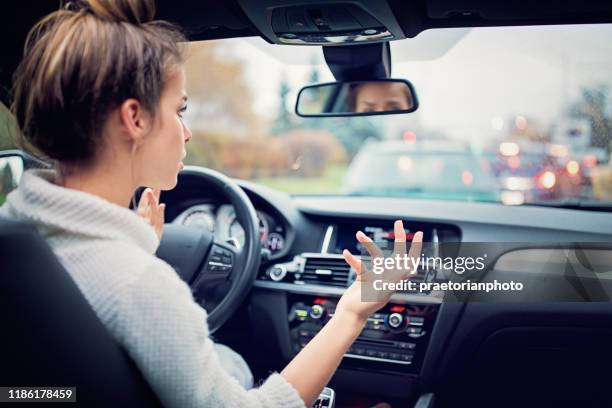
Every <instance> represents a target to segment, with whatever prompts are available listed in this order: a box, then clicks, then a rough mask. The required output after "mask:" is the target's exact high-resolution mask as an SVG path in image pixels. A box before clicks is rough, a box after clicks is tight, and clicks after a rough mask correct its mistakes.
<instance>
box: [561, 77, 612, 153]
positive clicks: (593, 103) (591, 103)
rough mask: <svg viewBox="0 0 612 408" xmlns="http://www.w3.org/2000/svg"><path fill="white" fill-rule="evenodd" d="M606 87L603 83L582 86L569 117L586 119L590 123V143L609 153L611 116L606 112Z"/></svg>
mask: <svg viewBox="0 0 612 408" xmlns="http://www.w3.org/2000/svg"><path fill="white" fill-rule="evenodd" d="M608 97H609V92H608V87H607V86H605V85H602V86H599V87H592V88H583V89H582V95H581V98H580V100H579V101H578V102H576V103H574V104H573V105H572V106H571V107H570V109H569V114H570V116H571V117H574V118H579V119H586V120H588V121H589V123H590V124H591V132H592V135H591V145H592V146H594V147H601V148H604V149H606V151H607V153H608V154H610V150H611V149H612V146H610V144H611V143H610V142H611V138H612V116H611V115H610V114H609V113H608V112H609V109H608V106H607V105H608Z"/></svg>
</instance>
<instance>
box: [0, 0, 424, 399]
mask: <svg viewBox="0 0 612 408" xmlns="http://www.w3.org/2000/svg"><path fill="white" fill-rule="evenodd" d="M153 14H154V3H153V1H151V0H149V1H143V0H88V1H74V2H70V3H69V4H67V5H66V6H65V7H64V8H62V9H61V10H58V11H56V12H53V13H51V14H50V15H48V16H47V17H45V18H44V19H43V20H41V21H40V22H39V23H38V24H37V25H36V26H35V27H34V28H33V29H32V31H31V32H30V35H29V37H28V40H27V42H26V46H25V51H24V57H23V60H22V62H21V64H20V66H19V67H18V69H17V71H16V74H15V79H14V101H13V112H14V114H15V117H16V118H17V121H18V124H19V127H20V133H21V136H20V137H21V138H22V140H21V142H22V145H23V146H26V147H27V148H28V149H30V150H31V151H33V152H35V153H36V154H38V155H40V156H43V157H45V158H47V160H50V161H53V162H54V163H56V168H55V170H53V171H49V170H47V171H41V170H39V171H28V172H26V173H25V174H24V175H23V177H22V181H21V184H20V186H19V188H18V189H16V190H15V191H14V192H13V193H11V194H10V196H9V198H8V200H7V202H6V204H5V205H4V206H3V207H2V208H1V209H0V213H1V214H2V215H3V216H6V217H9V218H14V219H19V220H22V221H26V222H30V223H32V224H34V225H35V226H36V227H37V228H38V230H39V231H40V232H41V234H43V235H44V236H45V237H46V239H47V241H48V242H49V243H50V245H51V247H52V248H53V250H54V252H55V254H56V255H57V256H58V258H59V259H60V261H61V262H62V264H63V265H64V266H65V268H66V270H67V271H68V272H69V273H70V275H71V276H72V278H73V279H74V281H75V282H76V283H77V285H78V287H79V289H80V290H81V291H82V292H83V294H84V295H85V297H86V298H87V300H88V302H89V303H90V304H91V306H92V307H93V309H94V310H95V312H96V314H97V315H98V316H99V318H100V319H101V321H102V322H103V323H104V325H105V326H106V328H107V329H108V330H109V332H110V333H111V334H112V335H113V336H114V337H115V338H116V340H117V341H118V342H119V343H120V344H121V345H122V347H123V348H124V349H125V350H126V351H127V352H128V354H129V355H130V357H131V358H132V359H133V360H134V361H135V363H136V364H137V366H138V367H139V369H140V371H141V372H142V373H143V374H144V376H145V378H146V380H147V381H148V382H149V384H150V385H151V386H152V388H153V389H154V391H155V392H156V393H157V395H158V397H159V399H160V401H161V402H162V403H163V404H164V405H165V406H169V407H182V408H183V407H205V406H206V407H208V406H231V407H267V408H269V407H303V406H304V405H306V406H309V405H311V404H312V403H313V401H314V400H315V399H316V398H317V396H318V395H319V393H320V391H321V389H322V388H323V387H324V386H325V384H326V383H327V382H328V381H329V379H330V378H331V376H332V374H333V373H334V371H335V369H336V368H337V366H338V364H339V363H340V361H341V359H342V357H343V354H344V353H345V352H346V351H347V349H348V348H349V346H350V345H351V343H352V342H353V341H354V340H355V338H356V337H357V336H358V335H359V333H360V332H361V330H362V329H363V327H364V325H365V322H366V319H367V317H368V316H369V315H370V314H371V313H373V312H375V311H376V310H378V309H379V308H381V307H382V306H384V305H385V304H386V302H387V301H388V299H389V296H390V294H386V295H385V296H384V298H383V299H381V300H380V301H377V302H362V301H361V285H362V283H363V282H362V279H363V276H364V274H362V273H361V263H360V261H359V260H358V259H357V258H356V257H354V256H353V255H352V254H350V253H349V252H348V251H345V253H344V256H345V258H346V261H347V262H348V263H349V264H350V265H351V266H352V267H353V268H354V269H355V270H356V271H357V272H358V279H357V281H356V282H355V283H354V284H352V285H351V286H350V287H349V288H348V289H347V290H346V292H345V293H344V295H343V296H342V298H341V299H340V301H339V303H338V306H337V309H336V313H335V314H334V316H333V318H332V319H331V320H330V321H329V322H328V323H327V324H326V325H325V327H324V328H323V329H322V330H321V331H320V333H319V334H318V335H317V336H316V337H315V338H313V339H312V341H311V342H310V343H309V344H308V345H307V346H306V347H305V348H304V349H303V350H302V351H301V352H300V353H299V354H298V355H297V356H296V357H295V358H294V359H293V360H292V361H291V362H290V363H289V364H288V365H287V367H285V369H284V370H282V372H281V373H280V374H279V373H274V374H272V375H270V377H269V378H268V379H267V380H266V381H265V382H263V384H261V385H260V386H259V387H257V388H254V389H251V390H246V389H245V388H244V387H243V386H242V385H241V384H240V383H239V381H237V380H236V379H235V378H234V377H232V376H230V375H229V374H228V372H227V371H226V370H225V369H224V368H223V367H222V365H221V362H220V358H219V354H218V353H217V350H216V348H215V347H214V343H213V341H212V340H211V339H210V338H209V337H208V332H207V326H206V311H205V310H203V309H202V308H201V307H200V306H199V305H198V304H197V303H195V302H194V301H193V299H192V295H191V292H190V290H189V287H188V286H187V284H185V283H184V282H183V281H182V280H181V279H180V278H179V277H178V275H177V274H176V273H175V272H174V270H173V269H172V268H171V267H170V266H169V265H168V264H166V263H165V262H163V261H162V260H160V259H158V258H156V257H155V255H154V254H155V250H156V248H157V246H158V245H159V238H160V236H161V233H162V227H163V222H164V217H163V213H164V205H163V204H161V205H160V204H158V197H159V193H158V192H159V191H160V190H168V189H172V188H173V187H174V186H175V185H176V183H177V175H178V173H179V171H180V170H181V168H182V160H183V159H184V157H185V154H186V153H185V143H187V142H188V141H189V139H190V138H191V133H190V131H189V129H188V128H187V127H186V126H185V124H184V123H183V121H182V118H181V113H182V112H183V111H184V110H185V108H186V101H187V95H186V93H185V73H184V71H183V66H182V62H183V59H182V58H183V57H182V55H181V50H180V43H181V42H183V41H186V39H185V38H184V37H183V36H182V35H181V34H180V32H179V31H178V30H177V29H176V28H175V27H173V26H172V25H170V24H168V23H164V22H161V21H154V20H153ZM139 186H148V187H151V189H147V190H146V192H145V193H144V194H143V198H142V199H141V202H140V204H139V206H138V211H137V213H135V212H133V211H131V210H130V209H129V203H130V200H131V198H132V197H133V193H134V191H135V190H136V188H137V187H139ZM139 215H140V216H139ZM395 234H396V239H397V241H398V243H399V244H400V245H404V246H405V233H404V229H403V226H402V224H401V222H396V223H395ZM357 239H358V240H359V241H361V242H364V243H365V242H368V243H370V241H369V238H368V237H366V236H365V235H364V234H363V233H361V232H360V233H358V234H357ZM421 240H422V234H421V233H417V235H416V236H415V238H414V242H416V243H417V244H413V248H412V250H415V249H416V250H417V251H418V252H420V249H419V243H420V241H421ZM404 250H405V248H404ZM41 272H42V271H41Z"/></svg>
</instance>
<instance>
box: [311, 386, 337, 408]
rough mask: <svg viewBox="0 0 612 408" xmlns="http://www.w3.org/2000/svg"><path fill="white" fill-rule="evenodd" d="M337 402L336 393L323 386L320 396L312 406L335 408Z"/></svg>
mask: <svg viewBox="0 0 612 408" xmlns="http://www.w3.org/2000/svg"><path fill="white" fill-rule="evenodd" d="M335 404H336V393H335V392H334V390H332V389H331V388H329V387H325V388H323V390H322V391H321V394H320V395H319V398H317V400H316V401H315V403H314V404H313V405H312V408H334V405H335Z"/></svg>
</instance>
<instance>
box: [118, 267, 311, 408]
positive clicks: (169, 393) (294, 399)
mask: <svg viewBox="0 0 612 408" xmlns="http://www.w3.org/2000/svg"><path fill="white" fill-rule="evenodd" d="M118 302H119V308H118V311H117V312H118V313H117V315H116V319H115V322H114V324H112V325H111V330H112V331H114V333H113V334H114V335H115V337H116V338H117V339H118V340H119V341H120V343H121V344H122V345H123V347H124V348H125V349H126V351H127V352H128V353H129V355H130V356H131V358H132V359H133V360H134V361H135V363H136V365H137V366H138V367H139V369H140V371H141V372H142V373H143V375H144V377H145V378H146V379H147V381H148V382H149V384H150V385H151V387H152V388H153V389H154V390H155V392H156V393H157V395H158V397H159V399H160V401H161V402H162V403H163V404H164V406H166V407H181V408H187V407H253V408H256V407H266V408H273V407H279V408H280V407H283V408H284V407H288V408H292V407H295V408H298V407H299V408H303V407H304V402H303V401H302V399H301V398H300V396H299V395H298V393H297V391H296V390H295V388H293V386H292V385H291V384H290V383H289V382H287V381H286V380H285V379H284V378H283V377H282V376H281V375H280V374H278V373H273V374H272V375H270V377H268V379H267V380H266V381H265V382H264V383H263V384H262V385H261V386H259V387H258V388H254V389H251V390H248V391H247V390H245V389H244V388H243V387H242V386H241V385H240V384H239V383H238V381H237V380H236V379H235V378H233V377H231V376H230V375H229V374H227V372H226V371H225V370H224V369H223V367H222V366H221V364H220V361H219V357H218V355H217V353H216V351H215V349H214V347H213V342H212V340H211V339H210V338H209V337H208V325H207V323H206V311H205V310H204V309H203V308H202V307H200V306H199V305H198V304H197V303H195V301H194V300H193V298H192V295H191V291H190V289H189V287H188V286H187V284H186V283H185V282H183V281H182V280H181V279H180V278H179V277H178V276H177V274H176V272H175V271H174V270H173V269H172V268H171V267H170V266H169V265H167V264H166V263H165V262H163V261H161V260H159V259H155V262H154V263H153V264H152V265H151V266H150V267H149V268H146V271H145V272H144V273H142V274H141V275H140V276H139V277H138V278H137V279H135V280H134V281H132V283H131V284H130V285H128V286H127V287H126V288H124V290H123V291H122V293H121V294H120V296H119V301H118Z"/></svg>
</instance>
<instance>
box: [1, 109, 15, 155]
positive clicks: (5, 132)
mask: <svg viewBox="0 0 612 408" xmlns="http://www.w3.org/2000/svg"><path fill="white" fill-rule="evenodd" d="M16 133H17V124H16V122H15V118H13V115H12V114H11V113H10V112H9V110H8V109H7V108H6V107H5V106H4V105H3V104H2V103H0V150H6V149H14V148H15V135H16Z"/></svg>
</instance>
